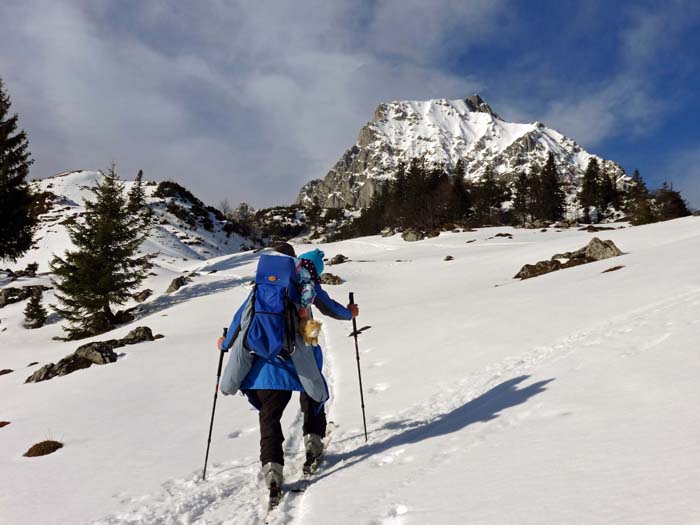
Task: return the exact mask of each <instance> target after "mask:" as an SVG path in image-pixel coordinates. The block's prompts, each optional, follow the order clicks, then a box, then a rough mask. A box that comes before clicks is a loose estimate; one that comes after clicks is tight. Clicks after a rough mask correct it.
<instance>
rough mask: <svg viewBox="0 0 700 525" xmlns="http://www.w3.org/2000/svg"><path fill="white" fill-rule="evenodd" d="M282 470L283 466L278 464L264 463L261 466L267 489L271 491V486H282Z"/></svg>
mask: <svg viewBox="0 0 700 525" xmlns="http://www.w3.org/2000/svg"><path fill="white" fill-rule="evenodd" d="M283 469H284V466H282V465H280V464H279V463H265V464H264V465H263V468H262V475H263V478H264V479H265V485H267V488H269V489H272V488H273V486H274V487H276V488H279V487H281V486H282V481H284V475H283V473H282V472H283Z"/></svg>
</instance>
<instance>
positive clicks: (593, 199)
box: [578, 157, 600, 223]
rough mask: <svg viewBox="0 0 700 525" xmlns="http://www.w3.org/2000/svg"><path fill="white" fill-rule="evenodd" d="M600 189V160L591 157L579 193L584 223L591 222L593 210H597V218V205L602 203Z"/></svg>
mask: <svg viewBox="0 0 700 525" xmlns="http://www.w3.org/2000/svg"><path fill="white" fill-rule="evenodd" d="M599 187H600V166H599V165H598V159H596V158H595V157H591V160H589V161H588V167H586V172H585V173H584V174H583V182H582V184H581V191H580V192H579V197H578V198H579V203H580V205H581V207H582V208H583V222H585V223H589V222H591V208H595V211H596V216H597V211H598V210H597V207H596V206H597V205H599V203H600V198H599Z"/></svg>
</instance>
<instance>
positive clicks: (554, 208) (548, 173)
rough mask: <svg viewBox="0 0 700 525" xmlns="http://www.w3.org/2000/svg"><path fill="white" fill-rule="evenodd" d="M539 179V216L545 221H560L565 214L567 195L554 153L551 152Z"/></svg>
mask: <svg viewBox="0 0 700 525" xmlns="http://www.w3.org/2000/svg"><path fill="white" fill-rule="evenodd" d="M539 179H540V184H539V190H540V195H539V199H538V200H539V206H540V210H539V211H540V216H539V218H540V219H543V220H545V221H558V220H559V219H561V218H562V215H563V214H564V204H565V195H564V190H562V187H561V181H560V180H559V173H558V172H557V165H556V163H555V161H554V155H553V154H552V153H550V154H549V157H548V158H547V163H546V164H545V165H544V168H542V171H541V172H540V175H539Z"/></svg>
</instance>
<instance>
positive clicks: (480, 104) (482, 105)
mask: <svg viewBox="0 0 700 525" xmlns="http://www.w3.org/2000/svg"><path fill="white" fill-rule="evenodd" d="M464 102H465V103H466V105H467V108H468V109H469V111H477V112H479V113H488V114H489V115H491V116H492V117H493V118H497V119H498V120H503V118H501V116H500V115H499V114H498V113H496V112H495V111H494V110H493V109H491V106H489V105H488V104H487V103H486V101H485V100H484V99H483V98H481V96H480V95H479V94H478V93H474V94H473V95H472V96H470V97H467V98H466V99H464Z"/></svg>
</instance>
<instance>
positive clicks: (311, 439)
mask: <svg viewBox="0 0 700 525" xmlns="http://www.w3.org/2000/svg"><path fill="white" fill-rule="evenodd" d="M304 447H305V448H306V458H307V459H308V458H309V457H311V458H312V459H316V458H318V457H320V456H321V455H322V454H323V438H322V437H321V436H319V435H318V434H306V435H305V436H304Z"/></svg>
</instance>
